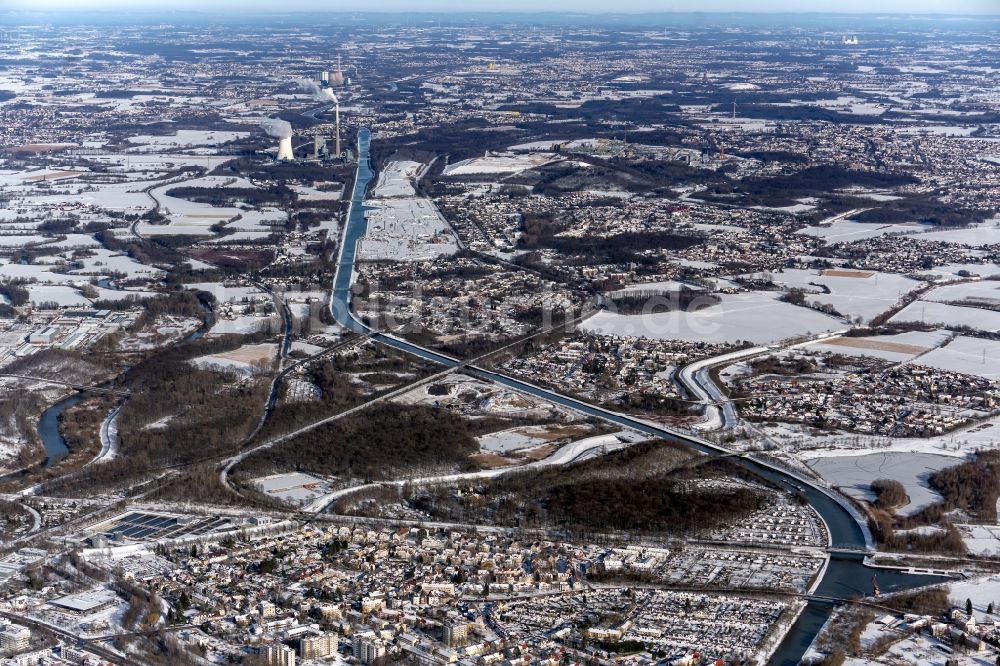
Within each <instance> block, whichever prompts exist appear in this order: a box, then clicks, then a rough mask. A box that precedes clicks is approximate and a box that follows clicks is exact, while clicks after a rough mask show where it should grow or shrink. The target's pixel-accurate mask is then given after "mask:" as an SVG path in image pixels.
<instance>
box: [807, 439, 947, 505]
mask: <svg viewBox="0 0 1000 666" xmlns="http://www.w3.org/2000/svg"><path fill="white" fill-rule="evenodd" d="M808 464H809V466H810V467H811V468H812V469H813V470H814V471H815V472H816V473H817V474H819V475H820V476H822V477H823V478H824V479H826V480H827V481H829V482H830V483H832V484H833V485H835V486H840V488H841V490H842V491H843V492H845V493H846V494H848V495H850V496H851V497H856V498H858V499H864V500H873V499H874V498H875V495H874V493H872V491H871V483H872V481H875V480H876V479H894V480H896V481H899V482H900V483H901V484H903V487H904V488H906V495H907V497H908V498H909V502H908V503H907V504H905V505H904V506H902V507H900V508H899V509H898V510H897V513H899V514H901V515H910V514H912V513H916V512H917V511H920V510H921V509H923V508H924V507H927V506H930V505H931V504H933V503H935V502H939V501H941V499H942V498H941V495H939V494H938V493H937V492H936V491H934V490H932V489H931V488H930V486H929V485H928V484H927V478H928V477H929V476H930V475H931V474H932V473H934V472H936V471H938V470H942V469H944V468H945V467H952V466H953V465H955V464H957V461H956V460H955V459H954V458H952V457H949V456H939V455H934V454H929V453H910V454H907V453H871V454H867V455H861V456H851V455H847V456H835V457H824V458H814V459H812V460H809V461H808Z"/></svg>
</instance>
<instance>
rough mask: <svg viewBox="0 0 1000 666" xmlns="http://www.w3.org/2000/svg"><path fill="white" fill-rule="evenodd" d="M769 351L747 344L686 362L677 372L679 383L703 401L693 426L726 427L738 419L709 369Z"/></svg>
mask: <svg viewBox="0 0 1000 666" xmlns="http://www.w3.org/2000/svg"><path fill="white" fill-rule="evenodd" d="M768 351H771V349H770V348H769V347H750V348H748V349H739V350H737V351H734V352H729V353H728V354H722V355H721V356H713V357H711V358H706V359H702V360H700V361H695V362H694V363H688V364H687V365H685V366H684V367H683V368H681V369H680V372H678V373H677V380H678V381H679V382H680V384H681V386H683V387H684V389H685V390H687V392H688V393H689V394H690V395H691V396H692V397H694V398H695V399H696V400H698V401H700V402H702V403H703V404H704V405H705V420H704V421H702V422H701V423H698V424H697V425H695V426H694V427H695V429H697V430H702V431H708V430H729V429H731V428H734V427H736V423H737V421H738V420H739V418H738V416H737V414H736V408H735V407H734V406H733V403H732V402H731V401H729V400H728V396H727V395H726V394H725V393H724V392H723V391H722V389H721V388H719V387H718V386H716V384H715V382H714V381H712V377H711V374H710V373H711V370H712V368H715V367H717V366H720V365H731V364H733V363H736V362H737V361H742V360H745V359H748V358H752V357H754V356H758V355H760V354H764V353H766V352H768Z"/></svg>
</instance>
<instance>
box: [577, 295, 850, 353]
mask: <svg viewBox="0 0 1000 666" xmlns="http://www.w3.org/2000/svg"><path fill="white" fill-rule="evenodd" d="M778 296H779V294H778V293H776V292H759V291H755V292H748V293H741V294H722V295H721V296H720V298H721V299H722V302H721V303H719V305H715V306H712V307H708V308H705V309H703V310H698V311H696V312H678V311H675V312H662V313H656V314H649V315H642V314H638V315H620V314H614V313H611V312H606V311H602V312H598V313H597V314H595V315H594V316H593V317H590V318H589V319H587V320H586V321H584V322H583V323H582V324H581V325H580V327H581V328H582V329H583V330H585V331H590V332H593V333H599V334H602V335H635V336H642V337H647V338H655V339H661V340H671V339H672V340H690V341H694V342H698V341H704V342H712V343H725V342H739V341H742V340H746V341H748V342H751V343H754V344H769V343H773V342H777V341H779V340H784V339H786V338H790V337H794V336H799V335H804V334H807V333H823V332H828V331H834V330H839V329H841V328H843V327H844V325H843V322H841V321H840V320H838V319H835V318H834V317H830V316H828V315H825V314H823V313H821V312H817V311H816V310H811V309H809V308H804V307H799V306H795V305H791V304H789V303H785V302H783V301H780V300H778Z"/></svg>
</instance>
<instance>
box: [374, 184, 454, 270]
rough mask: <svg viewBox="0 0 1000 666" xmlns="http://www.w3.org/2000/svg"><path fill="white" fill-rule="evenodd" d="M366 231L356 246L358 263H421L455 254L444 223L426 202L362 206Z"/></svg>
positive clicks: (405, 200)
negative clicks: (364, 211)
mask: <svg viewBox="0 0 1000 666" xmlns="http://www.w3.org/2000/svg"><path fill="white" fill-rule="evenodd" d="M365 207H366V208H367V212H366V215H367V218H368V228H367V230H366V232H365V236H364V238H362V239H361V242H360V243H359V244H358V259H359V260H361V261H379V260H392V261H425V260H428V259H433V258H435V257H438V256H440V255H443V254H453V253H455V252H457V251H458V244H457V240H456V239H455V236H454V235H453V234H452V232H451V229H450V228H449V227H448V223H447V222H446V221H445V219H444V218H443V217H441V213H440V212H439V211H438V209H437V206H435V205H434V203H433V202H432V201H430V200H429V199H416V198H398V199H373V200H369V201H366V202H365Z"/></svg>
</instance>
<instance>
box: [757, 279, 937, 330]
mask: <svg viewBox="0 0 1000 666" xmlns="http://www.w3.org/2000/svg"><path fill="white" fill-rule="evenodd" d="M845 273H846V274H850V276H847V275H845ZM768 275H770V277H771V279H772V280H773V281H774V282H775V283H776V284H780V285H783V286H786V287H789V288H792V287H798V288H800V289H803V290H805V291H806V292H807V293H806V300H807V301H808V302H810V303H812V302H814V301H818V302H819V303H822V304H824V305H832V306H833V307H834V308H835V309H836V310H837V312H840V313H841V314H843V315H845V316H848V317H851V318H854V317H862V318H863V319H864V320H865V321H870V320H871V319H872V318H874V317H876V316H877V315H880V314H882V313H883V312H885V311H886V310H888V309H889V308H891V307H892V306H893V305H895V304H896V303H897V302H899V300H900V299H901V298H902V297H903V296H904V295H906V294H907V293H909V292H910V291H912V290H913V289H915V288H916V287H918V286H920V285H921V283H920V282H918V281H916V280H912V279H910V278H907V277H903V276H902V275H896V274H894V273H879V272H873V271H837V272H836V273H834V274H831V272H830V271H815V270H805V269H796V268H787V269H784V270H783V271H778V272H772V273H769V274H768ZM815 285H823V286H825V287H827V288H828V289H829V290H830V292H831V293H829V294H826V293H823V290H822V289H821V288H819V287H817V286H815Z"/></svg>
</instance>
